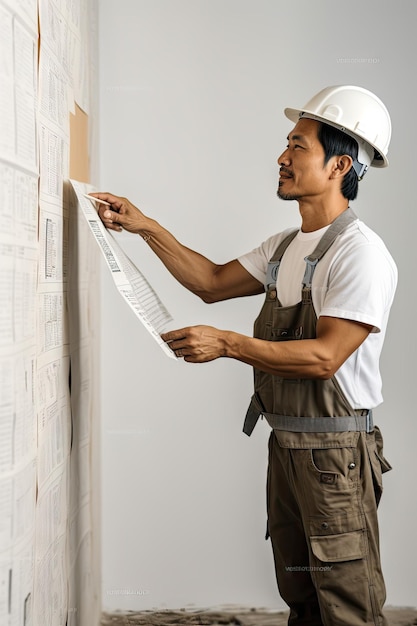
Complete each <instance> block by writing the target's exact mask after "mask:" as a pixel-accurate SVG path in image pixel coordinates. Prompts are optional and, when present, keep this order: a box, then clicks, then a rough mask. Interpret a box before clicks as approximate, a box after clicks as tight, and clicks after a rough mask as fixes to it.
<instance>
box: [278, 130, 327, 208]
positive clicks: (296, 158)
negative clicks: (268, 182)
mask: <svg viewBox="0 0 417 626" xmlns="http://www.w3.org/2000/svg"><path fill="white" fill-rule="evenodd" d="M318 128H319V122H316V121H315V120H309V119H304V118H302V119H301V120H299V121H298V122H297V124H296V125H295V127H294V128H293V130H292V131H291V132H290V134H289V135H288V145H287V147H286V149H285V151H284V152H283V153H282V154H281V156H280V157H279V158H278V165H279V166H280V170H279V182H278V191H277V195H278V197H279V198H282V199H283V200H300V199H301V198H307V197H310V196H311V197H313V196H319V195H322V194H323V193H324V192H325V191H326V190H327V189H328V186H329V176H330V172H331V168H332V164H333V159H330V160H329V161H328V163H326V165H324V149H323V146H322V145H321V143H320V141H319V138H318V136H317V131H318Z"/></svg>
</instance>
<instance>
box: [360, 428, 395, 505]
mask: <svg viewBox="0 0 417 626" xmlns="http://www.w3.org/2000/svg"><path fill="white" fill-rule="evenodd" d="M366 447H367V450H368V455H369V461H370V463H371V469H372V480H373V483H374V491H375V499H376V504H377V506H378V504H379V502H380V500H381V496H382V492H383V485H382V474H384V473H385V472H389V471H390V470H391V469H392V466H391V464H390V463H389V462H388V461H387V459H386V458H385V457H384V440H383V438H382V434H381V431H380V429H379V428H378V426H375V427H374V430H373V431H372V432H371V433H368V434H367V435H366Z"/></svg>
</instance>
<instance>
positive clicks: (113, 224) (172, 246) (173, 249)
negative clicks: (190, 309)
mask: <svg viewBox="0 0 417 626" xmlns="http://www.w3.org/2000/svg"><path fill="white" fill-rule="evenodd" d="M90 195H92V196H94V197H96V198H99V199H100V200H105V201H106V202H110V203H111V205H112V206H111V207H107V206H105V205H99V209H98V211H99V216H100V218H101V220H102V222H103V224H104V225H105V226H106V228H108V229H109V230H114V231H121V230H123V229H125V230H127V231H129V232H131V233H134V234H138V235H140V236H141V237H143V239H144V240H145V241H146V242H147V243H148V245H149V246H150V248H151V249H152V250H153V251H154V252H155V254H156V255H157V256H158V257H159V258H160V259H161V261H162V263H163V264H164V265H165V267H166V268H167V269H168V271H169V272H170V273H171V274H172V275H173V276H174V277H175V278H176V279H177V280H178V281H179V282H180V283H181V285H183V286H184V287H185V288H186V289H188V290H189V291H191V292H192V293H194V294H195V295H197V296H199V297H200V298H201V299H202V300H204V302H208V303H211V302H218V301H220V300H227V299H229V298H238V297H241V296H251V295H255V294H258V293H262V292H263V285H262V284H261V283H260V282H259V281H258V280H256V278H254V277H253V276H252V275H251V274H250V273H249V272H248V271H247V270H245V268H244V267H242V265H241V264H240V263H239V261H237V260H233V261H230V262H228V263H225V264H223V265H218V264H216V263H213V262H212V261H210V260H209V259H207V258H206V257H205V256H203V255H201V254H199V253H198V252H195V251H194V250H191V249H190V248H187V247H186V246H184V245H183V244H181V243H180V242H179V241H178V240H177V239H175V237H174V236H173V235H172V234H171V233H170V232H169V231H168V230H166V229H165V228H163V226H161V225H160V224H159V223H158V222H157V221H156V220H154V219H152V218H150V217H147V216H146V215H144V213H142V211H140V210H139V209H138V208H137V207H135V206H134V205H133V204H132V203H131V202H130V201H129V200H127V198H122V197H120V196H115V195H113V194H111V193H94V194H90Z"/></svg>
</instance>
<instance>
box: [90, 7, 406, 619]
mask: <svg viewBox="0 0 417 626" xmlns="http://www.w3.org/2000/svg"><path fill="white" fill-rule="evenodd" d="M99 5H100V40H101V43H100V61H101V66H100V81H101V87H100V102H101V110H100V123H101V132H100V142H101V170H100V171H101V175H100V186H101V189H102V190H108V191H112V192H113V193H116V194H120V195H124V196H127V197H129V198H130V199H131V200H132V201H133V202H134V203H136V204H138V205H139V206H140V207H141V208H142V209H143V210H144V211H145V212H148V213H149V214H151V215H152V216H153V217H155V218H156V219H158V220H159V221H160V222H161V223H162V224H164V225H165V226H166V227H168V228H169V229H170V230H172V231H173V232H174V234H175V235H176V236H177V237H178V238H179V239H180V240H181V241H183V242H184V243H186V244H187V245H189V246H190V247H192V248H194V249H197V250H199V251H200V252H202V253H204V254H206V255H207V256H208V257H210V258H212V259H213V260H215V261H217V262H223V261H227V260H229V259H232V258H234V257H236V256H237V255H239V254H240V253H243V252H246V251H248V250H250V249H251V248H252V247H254V246H256V245H258V244H259V243H260V242H261V241H262V240H263V239H265V238H266V237H267V236H268V235H269V234H272V233H273V232H276V231H278V230H281V229H282V228H284V227H287V226H288V225H291V224H298V223H299V220H298V213H297V205H296V204H295V203H283V202H281V201H279V200H277V199H276V196H275V192H276V185H277V165H276V158H277V156H278V155H279V154H280V153H281V151H282V149H283V147H284V145H285V137H286V135H287V133H288V131H289V130H290V128H291V123H289V121H288V120H287V119H286V118H285V117H284V115H283V108H284V107H285V106H299V105H302V104H304V102H306V101H307V100H308V99H309V97H310V96H311V95H313V94H314V93H315V92H317V91H318V90H319V89H321V88H322V87H324V86H327V85H331V84H340V83H353V84H359V85H362V86H364V87H367V88H369V89H371V90H373V91H375V92H376V93H377V94H378V95H379V96H380V97H381V98H382V99H383V100H384V102H385V103H386V105H387V106H388V108H389V109H390V111H391V114H392V120H393V139H392V144H391V148H390V158H391V165H390V168H389V169H387V170H372V171H370V173H368V175H367V177H366V179H365V181H363V182H362V183H361V185H360V197H359V199H358V200H357V201H356V202H355V203H354V208H355V210H356V211H357V212H358V213H359V215H360V216H361V217H362V219H364V220H365V221H366V222H367V223H368V224H369V225H370V226H372V227H373V228H374V229H375V230H376V231H377V232H379V233H380V234H381V236H382V237H383V238H384V239H385V241H386V243H387V245H388V247H389V248H390V249H391V251H392V253H393V255H394V256H395V258H396V260H397V262H398V266H399V270H400V283H399V288H398V294H397V299H396V303H395V306H394V308H393V311H392V317H391V324H390V328H389V333H388V337H387V340H386V348H385V352H384V354H383V359H382V364H381V365H382V370H383V375H384V380H385V385H384V394H385V403H384V405H383V406H382V407H381V408H380V409H379V410H378V411H377V421H378V423H379V424H380V426H381V427H382V429H383V432H384V434H385V439H386V454H387V457H388V458H389V459H390V461H391V462H392V464H393V465H394V466H395V470H394V471H393V472H391V473H390V474H388V475H386V480H385V485H386V493H385V495H384V498H383V502H382V505H381V514H380V519H381V531H382V555H383V562H384V566H385V573H386V581H387V588H388V603H390V604H394V605H415V604H416V603H417V599H416V597H415V562H416V557H417V554H416V547H415V541H413V540H410V538H411V537H413V536H414V529H415V524H416V504H415V497H414V495H413V494H414V492H415V489H414V487H413V486H412V480H413V475H414V474H415V471H414V467H415V466H414V461H413V456H414V442H413V438H412V433H413V432H414V433H415V426H414V415H413V412H412V407H413V385H414V378H415V356H416V342H415V335H416V333H415V329H414V317H415V316H414V312H413V311H412V310H411V309H410V310H409V311H408V310H407V313H405V312H406V306H407V305H408V306H409V298H410V297H411V296H412V289H413V287H414V283H415V281H414V280H413V279H414V278H415V277H414V275H413V274H412V267H413V266H414V265H415V263H414V261H413V257H412V245H411V242H412V233H413V230H414V229H415V225H416V217H415V212H414V210H413V205H412V204H411V193H410V187H411V186H412V184H413V183H412V181H413V177H414V176H415V173H414V168H415V163H414V162H415V160H414V158H411V157H412V156H414V155H412V151H413V152H414V146H413V144H415V140H416V137H415V125H414V117H413V113H412V105H413V103H414V96H413V93H412V89H413V85H412V83H413V81H408V80H406V79H405V77H406V76H408V75H409V73H410V70H411V68H412V63H413V60H415V48H414V44H413V43H412V42H414V40H415V35H414V22H415V20H414V17H413V14H412V10H413V6H412V3H402V4H401V12H398V13H397V10H396V4H395V3H392V2H390V1H387V0H383V1H381V0H371V1H368V2H366V3H365V2H362V1H361V2H359V1H358V0H351V2H350V3H349V4H348V5H346V4H345V5H337V6H338V7H339V8H336V5H335V4H334V3H330V2H326V1H322V2H311V0H299V1H298V2H297V3H289V2H281V1H279V0H275V1H272V0H270V1H268V0H256V1H255V0H175V1H168V0H165V1H163V0H148V1H146V0H117V1H116V0H113V1H112V0H100V3H99ZM394 28H395V32H396V33H397V34H396V35H395V37H394V33H393V29H394ZM409 111H411V115H410V116H409V115H407V114H408V112H409ZM122 240H123V245H124V246H125V247H126V250H127V251H128V253H129V254H130V255H131V257H132V258H133V259H134V260H135V261H136V262H137V264H138V265H139V267H140V268H141V269H142V270H143V271H145V273H146V275H147V276H148V277H149V278H150V280H151V281H152V283H153V285H154V286H155V287H156V289H157V290H158V292H159V294H160V295H161V297H162V299H163V300H164V302H165V303H166V305H167V306H168V308H169V309H170V310H171V312H172V314H173V316H174V318H175V322H174V324H173V326H172V327H181V326H185V325H188V324H193V323H208V324H211V325H214V326H218V327H221V328H233V329H235V330H237V331H240V332H243V333H246V334H250V333H251V329H252V322H253V319H254V318H255V315H256V313H257V311H258V309H259V308H260V306H261V301H262V299H261V298H253V299H242V300H238V301H234V302H228V303H221V304H217V305H212V306H207V305H204V304H203V303H201V302H199V301H198V299H197V298H195V297H194V296H192V295H190V294H189V293H187V292H185V291H184V290H183V289H182V288H181V287H180V286H179V285H177V284H176V283H175V282H174V280H173V279H172V278H171V277H170V276H169V275H168V273H167V272H166V271H165V270H164V268H163V267H162V265H161V264H160V263H159V261H158V260H157V259H155V258H154V257H153V255H152V253H151V252H150V251H149V249H148V248H147V246H146V244H144V243H143V242H142V241H141V240H140V239H139V238H138V237H134V236H129V235H126V234H124V235H122ZM407 260H408V263H407ZM410 261H411V263H410ZM102 286H103V296H102V303H101V304H102V363H101V368H102V381H103V390H102V406H103V413H102V421H103V428H102V432H103V441H102V443H103V498H104V504H103V574H104V579H103V606H104V608H105V609H128V608H129V609H138V610H139V609H148V608H152V607H170V608H175V607H182V606H187V605H188V606H198V607H202V606H217V605H222V604H226V603H236V604H240V605H244V606H266V607H271V608H275V607H276V608H279V607H283V604H282V601H281V600H280V598H279V596H278V594H277V591H276V588H275V581H274V573H273V563H272V556H271V554H270V545H269V542H265V541H264V539H263V535H264V531H265V502H264V500H265V497H264V492H265V485H264V483H265V471H266V441H267V435H268V429H267V427H266V426H265V425H264V424H263V423H261V424H260V425H259V426H258V427H257V429H256V430H255V432H254V434H253V436H252V437H251V438H250V439H248V438H247V437H246V436H245V435H243V434H242V433H241V427H242V420H243V416H244V413H245V410H246V406H247V403H248V400H249V398H250V395H251V388H252V373H251V370H250V368H248V367H246V366H244V365H242V364H239V363H236V362H232V361H229V362H228V361H227V360H218V361H216V362H213V363H210V364H205V365H199V366H196V365H189V364H185V363H183V362H178V363H176V362H174V361H171V360H170V359H167V358H166V356H165V355H164V354H163V353H162V351H160V350H159V349H158V348H157V346H156V345H155V344H154V342H153V340H152V339H151V338H150V337H149V336H148V334H147V333H146V331H145V330H144V329H143V328H142V327H141V326H140V325H139V324H138V323H137V321H136V319H135V318H134V316H133V315H132V313H131V312H130V310H128V309H127V307H125V305H124V303H123V302H122V300H121V299H120V298H119V296H118V294H117V292H116V290H115V289H114V288H113V286H112V285H111V284H110V280H109V278H108V276H107V275H106V273H105V272H103V277H102Z"/></svg>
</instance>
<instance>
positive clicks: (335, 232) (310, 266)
mask: <svg viewBox="0 0 417 626" xmlns="http://www.w3.org/2000/svg"><path fill="white" fill-rule="evenodd" d="M356 219H358V218H357V216H356V214H355V212H354V211H353V210H352V209H351V208H350V207H348V208H347V209H346V211H343V213H341V214H340V215H339V216H338V217H337V218H336V219H335V220H334V222H332V223H331V224H330V226H329V228H328V229H327V230H326V232H325V233H324V235H323V237H322V238H321V239H320V241H319V242H318V244H317V246H316V247H315V248H314V250H313V252H312V253H311V254H309V255H308V256H306V257H305V259H304V261H305V262H306V271H305V274H304V278H303V285H304V287H307V288H310V287H311V282H312V280H313V274H314V270H315V269H316V265H317V263H318V262H319V261H320V259H321V258H322V257H323V256H324V255H325V254H326V252H327V251H328V249H329V248H330V246H331V245H332V244H333V243H334V241H335V240H336V239H337V237H338V236H339V235H340V234H341V233H342V232H343V231H344V230H345V228H347V227H348V226H349V224H351V223H352V222H354V221H355V220H356Z"/></svg>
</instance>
